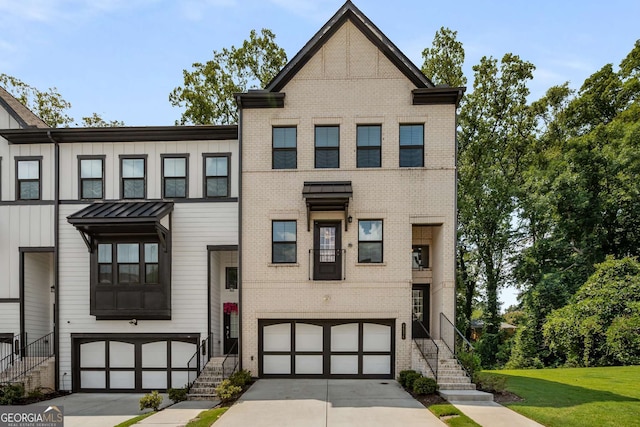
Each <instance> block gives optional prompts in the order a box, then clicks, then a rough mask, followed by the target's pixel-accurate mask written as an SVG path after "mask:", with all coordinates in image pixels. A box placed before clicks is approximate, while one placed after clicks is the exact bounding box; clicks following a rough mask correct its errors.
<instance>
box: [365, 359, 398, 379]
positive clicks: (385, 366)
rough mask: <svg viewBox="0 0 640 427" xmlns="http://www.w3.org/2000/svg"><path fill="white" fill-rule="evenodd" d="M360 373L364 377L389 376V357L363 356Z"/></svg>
mask: <svg viewBox="0 0 640 427" xmlns="http://www.w3.org/2000/svg"><path fill="white" fill-rule="evenodd" d="M362 373H363V374H365V375H372V374H380V375H385V374H386V375H388V374H391V356H363V357H362Z"/></svg>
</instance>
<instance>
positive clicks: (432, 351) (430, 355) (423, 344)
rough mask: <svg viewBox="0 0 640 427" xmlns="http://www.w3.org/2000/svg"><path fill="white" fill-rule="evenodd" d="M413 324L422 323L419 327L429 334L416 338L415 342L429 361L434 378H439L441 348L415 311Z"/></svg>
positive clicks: (424, 357)
mask: <svg viewBox="0 0 640 427" xmlns="http://www.w3.org/2000/svg"><path fill="white" fill-rule="evenodd" d="M413 320H414V322H413V325H420V326H419V327H420V328H421V329H422V331H423V332H424V333H425V334H426V335H427V336H426V337H425V338H414V339H413V342H415V343H416V346H417V347H418V350H419V351H420V354H422V358H423V359H424V361H425V362H427V366H428V367H429V369H430V370H431V373H432V374H433V378H434V379H435V380H436V381H437V380H438V353H439V352H440V348H439V347H438V344H436V342H435V341H434V340H432V339H431V335H430V334H429V331H427V328H425V327H424V325H423V324H422V322H420V321H419V320H418V317H417V316H416V314H415V313H413Z"/></svg>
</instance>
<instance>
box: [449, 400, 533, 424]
mask: <svg viewBox="0 0 640 427" xmlns="http://www.w3.org/2000/svg"><path fill="white" fill-rule="evenodd" d="M449 403H451V404H453V405H454V406H455V407H456V408H458V409H460V410H461V411H462V413H463V414H465V415H466V416H467V417H469V418H471V419H472V420H473V421H475V422H477V423H478V424H480V425H481V426H482V427H543V426H542V424H538V423H537V422H535V421H533V420H530V419H529V418H527V417H525V416H523V415H520V414H518V413H517V412H515V411H512V410H511V409H509V408H505V407H504V406H502V405H500V404H498V403H496V402H455V401H452V402H449Z"/></svg>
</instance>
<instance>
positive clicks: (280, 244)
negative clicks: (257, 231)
mask: <svg viewBox="0 0 640 427" xmlns="http://www.w3.org/2000/svg"><path fill="white" fill-rule="evenodd" d="M272 230H273V240H272V242H273V248H272V254H271V259H272V261H273V263H276V264H277V263H295V262H296V252H297V250H296V222H295V221H273V222H272Z"/></svg>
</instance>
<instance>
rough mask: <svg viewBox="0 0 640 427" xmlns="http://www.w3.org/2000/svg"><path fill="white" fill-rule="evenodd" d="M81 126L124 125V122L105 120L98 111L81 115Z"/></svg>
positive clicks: (104, 126) (103, 126)
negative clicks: (89, 114) (87, 115)
mask: <svg viewBox="0 0 640 427" xmlns="http://www.w3.org/2000/svg"><path fill="white" fill-rule="evenodd" d="M81 126H83V127H93V128H106V127H120V126H124V122H121V121H119V120H111V121H108V122H107V121H106V120H104V119H103V118H102V117H100V115H98V113H93V114H92V115H91V116H89V117H83V118H82V122H81Z"/></svg>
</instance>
